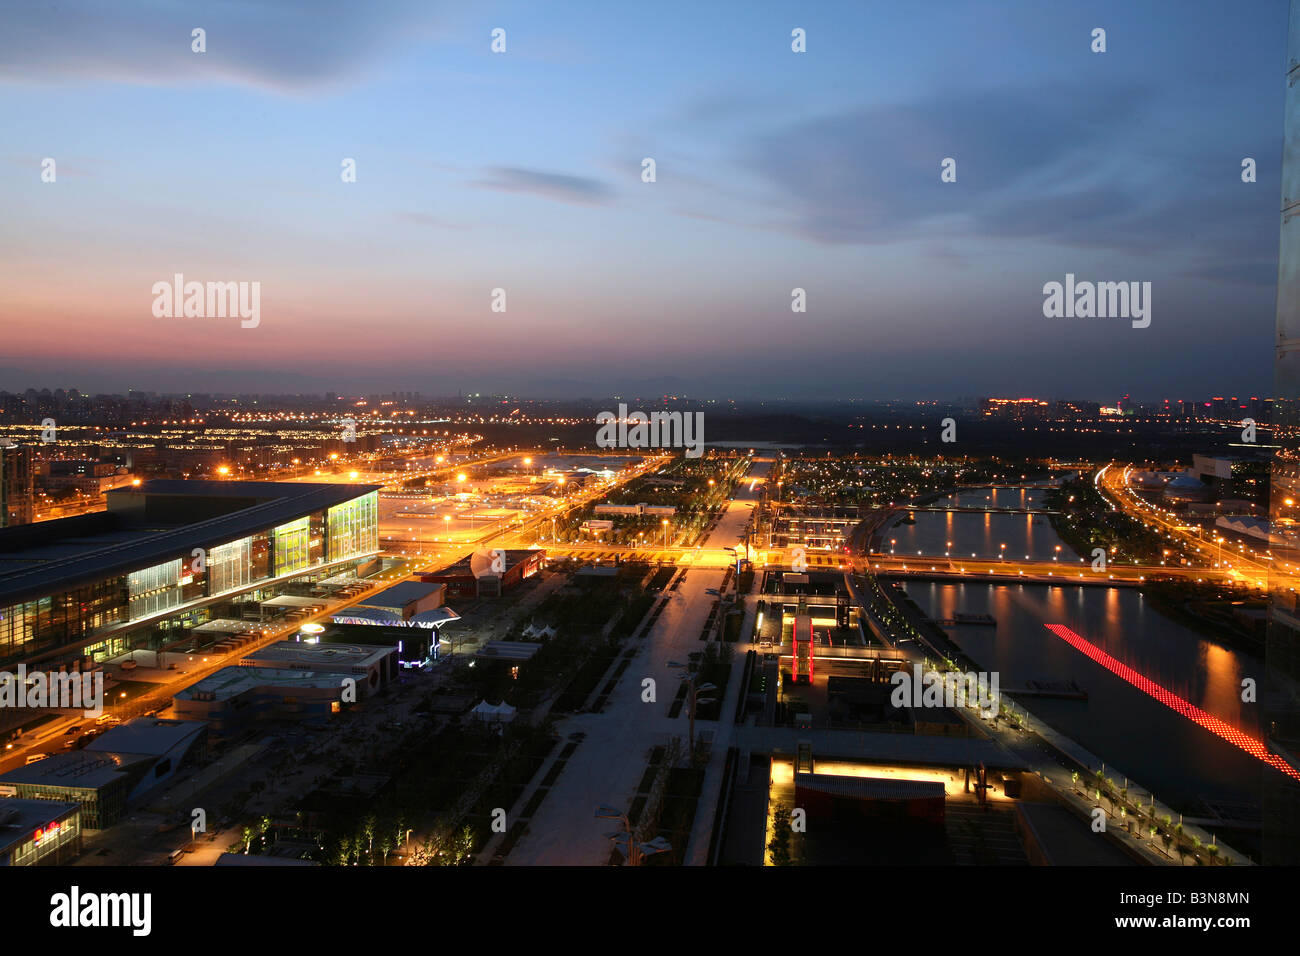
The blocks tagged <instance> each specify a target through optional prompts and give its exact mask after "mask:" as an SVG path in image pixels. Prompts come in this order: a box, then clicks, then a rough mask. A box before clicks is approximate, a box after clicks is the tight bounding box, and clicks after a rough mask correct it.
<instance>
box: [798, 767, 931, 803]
mask: <svg viewBox="0 0 1300 956" xmlns="http://www.w3.org/2000/svg"><path fill="white" fill-rule="evenodd" d="M794 786H795V789H796V790H812V791H814V792H816V793H826V794H830V795H831V796H836V797H854V798H856V799H858V800H926V799H934V798H938V799H940V800H942V799H943V795H944V789H943V784H941V783H939V782H937V781H934V780H896V779H893V778H891V777H848V776H839V775H837V774H829V773H796V774H795V775H794Z"/></svg>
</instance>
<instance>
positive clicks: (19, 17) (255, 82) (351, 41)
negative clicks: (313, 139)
mask: <svg viewBox="0 0 1300 956" xmlns="http://www.w3.org/2000/svg"><path fill="white" fill-rule="evenodd" d="M437 7H438V5H436V4H429V3H424V2H419V0H387V2H376V3H366V4H358V3H354V2H347V0H258V2H256V3H226V4H209V5H202V6H200V5H196V4H194V3H192V2H188V0H152V2H143V3H138V4H134V5H132V4H112V3H102V2H99V0H62V2H60V3H59V4H57V5H55V4H18V5H12V6H11V7H10V8H9V9H8V10H6V12H5V24H4V31H3V33H0V82H10V83H30V82H50V81H66V80H69V79H72V80H77V79H85V80H109V81H121V82H128V83H143V84H160V85H161V84H176V83H185V82H214V81H216V82H228V83H236V84H243V85H250V86H257V87H265V88H271V89H279V90H283V91H290V90H301V89H308V88H312V87H317V86H322V85H325V84H328V83H330V82H333V81H336V80H338V79H341V78H343V77H346V76H348V75H351V74H353V73H355V72H356V71H357V70H358V69H359V68H360V67H361V66H363V65H364V64H366V63H367V62H370V61H373V60H376V59H378V57H379V54H380V53H381V52H382V51H384V50H385V49H387V48H389V47H392V46H393V45H395V44H397V43H400V42H405V41H407V40H408V39H409V38H410V37H411V35H412V34H414V33H416V32H418V31H419V30H421V29H422V28H427V27H430V26H432V21H433V14H434V12H435V11H436V10H437ZM195 28H202V29H203V30H204V31H205V32H206V43H207V51H206V52H204V53H195V52H193V51H192V49H191V42H192V40H191V31H193V30H194V29H195Z"/></svg>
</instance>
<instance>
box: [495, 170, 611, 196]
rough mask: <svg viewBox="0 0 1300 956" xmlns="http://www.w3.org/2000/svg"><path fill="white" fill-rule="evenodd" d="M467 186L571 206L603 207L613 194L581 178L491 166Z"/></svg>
mask: <svg viewBox="0 0 1300 956" xmlns="http://www.w3.org/2000/svg"><path fill="white" fill-rule="evenodd" d="M469 185H471V186H475V187H477V188H479V189H495V190H498V191H499V192H507V193H528V194H530V195H533V196H541V197H543V198H545V199H554V200H555V201H556V202H567V203H575V204H577V205H581V206H603V205H608V204H609V203H611V202H613V199H614V191H613V190H612V189H611V188H610V187H609V185H608V184H607V183H604V182H602V181H600V180H599V179H589V178H587V177H585V176H568V175H565V174H563V173H548V172H543V171H541V170H537V169H521V168H519V167H516V166H495V167H492V168H490V169H488V170H487V177H486V178H485V179H478V180H474V181H473V182H471V183H470V184H469Z"/></svg>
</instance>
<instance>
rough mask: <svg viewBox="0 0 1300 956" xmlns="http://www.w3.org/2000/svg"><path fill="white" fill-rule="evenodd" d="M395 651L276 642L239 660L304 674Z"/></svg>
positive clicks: (366, 646) (363, 661) (359, 663)
mask: <svg viewBox="0 0 1300 956" xmlns="http://www.w3.org/2000/svg"><path fill="white" fill-rule="evenodd" d="M396 651H397V648H395V647H391V646H390V647H378V646H374V645H370V644H306V643H303V642H302V641H276V642H275V643H274V644H271V645H269V646H267V647H264V648H262V649H261V650H260V651H254V652H253V653H251V654H246V655H245V656H244V657H242V658H240V661H239V663H240V664H241V665H242V664H244V662H245V661H253V662H256V663H265V664H267V665H269V666H284V667H289V668H291V669H296V670H304V671H308V670H311V669H312V668H314V667H340V666H347V667H368V666H369V665H370V664H373V663H374V662H375V661H379V660H382V659H383V658H385V657H387V656H388V655H390V654H393V653H396ZM245 666H247V665H245ZM106 736H107V735H106Z"/></svg>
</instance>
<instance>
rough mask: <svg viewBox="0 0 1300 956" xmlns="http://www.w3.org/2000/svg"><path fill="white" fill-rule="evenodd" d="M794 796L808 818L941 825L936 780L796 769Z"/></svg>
mask: <svg viewBox="0 0 1300 956" xmlns="http://www.w3.org/2000/svg"><path fill="white" fill-rule="evenodd" d="M794 796H795V805H796V806H799V807H802V808H804V809H805V810H806V811H807V812H808V818H809V819H810V820H813V819H817V818H821V819H824V820H831V819H834V820H842V819H845V818H851V817H885V818H892V819H899V818H902V819H907V820H916V821H920V822H924V823H930V824H933V825H935V826H939V827H942V826H943V816H944V790H943V784H942V783H938V782H937V781H930V780H895V779H892V778H889V777H842V776H838V775H836V774H825V773H796V774H795V775H794Z"/></svg>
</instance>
